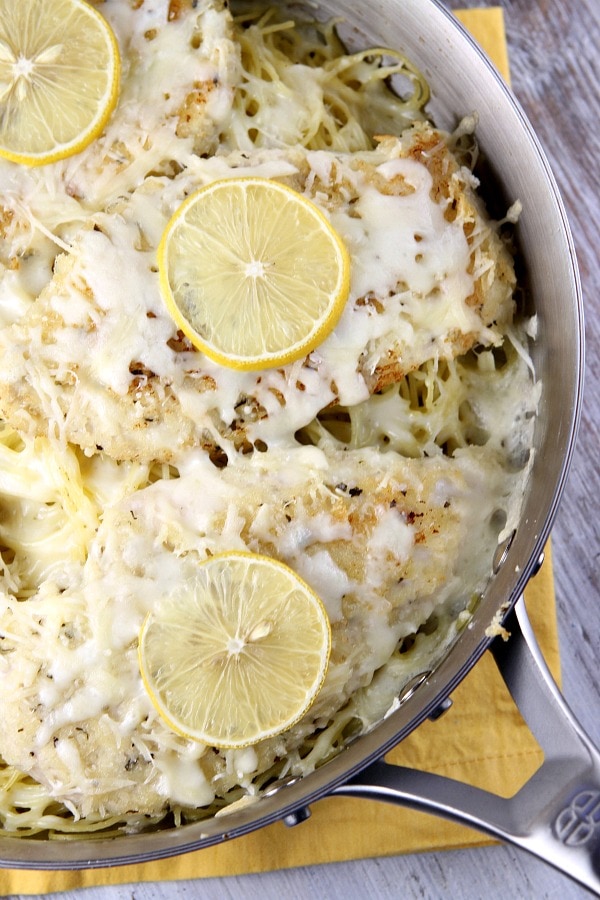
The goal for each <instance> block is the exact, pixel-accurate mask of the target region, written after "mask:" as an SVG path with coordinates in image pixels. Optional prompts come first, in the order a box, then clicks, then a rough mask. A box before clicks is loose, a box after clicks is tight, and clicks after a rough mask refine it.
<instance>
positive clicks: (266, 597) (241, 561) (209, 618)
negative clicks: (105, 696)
mask: <svg viewBox="0 0 600 900" xmlns="http://www.w3.org/2000/svg"><path fill="white" fill-rule="evenodd" d="M330 651H331V628H330V624H329V619H328V616H327V613H326V611H325V608H324V607H323V604H322V602H321V600H320V599H319V597H318V596H317V595H316V594H315V593H314V591H313V590H312V589H311V588H310V587H309V586H308V585H307V584H306V583H305V582H304V581H303V580H302V579H301V578H300V577H299V576H298V575H297V574H296V573H295V572H294V571H293V570H292V569H291V568H289V567H288V566H286V565H285V564H284V563H281V562H279V561H278V560H275V559H272V558H271V557H267V556H263V555H261V554H256V553H250V552H245V551H241V552H239V551H231V552H226V553H219V554H215V555H214V556H211V557H209V558H208V559H206V560H205V561H204V562H203V563H201V564H200V565H199V566H198V570H197V578H196V580H195V582H194V583H193V584H185V585H180V586H178V588H176V589H175V590H174V591H173V592H172V593H171V594H169V595H168V596H167V597H165V598H163V600H162V601H161V603H160V604H159V605H158V606H157V607H156V608H155V609H154V610H151V611H150V612H149V613H148V615H147V616H146V618H145V620H144V623H143V625H142V629H141V631H140V638H139V644H138V662H139V668H140V674H141V677H142V681H143V684H144V687H145V689H146V691H147V693H148V695H149V698H150V700H151V702H152V704H153V705H154V707H155V709H156V710H157V712H158V713H159V715H160V717H161V718H162V719H163V721H164V722H165V724H166V725H167V726H168V727H169V728H170V729H171V730H173V731H174V732H176V733H177V734H179V735H181V736H182V737H184V738H186V739H188V740H195V741H199V742H202V743H204V744H206V745H209V746H213V747H217V748H222V749H241V748H243V747H248V746H251V745H253V744H256V743H258V742H259V741H261V740H264V739H267V738H269V737H273V736H275V735H278V734H281V733H282V732H284V731H287V730H288V729H289V728H291V727H292V726H293V725H295V724H296V723H297V722H298V721H299V720H300V719H301V718H302V717H303V716H304V715H305V714H306V713H307V712H308V710H309V709H310V707H311V706H312V704H313V703H314V701H315V699H316V697H317V695H318V694H319V692H320V690H321V687H322V685H323V682H324V679H325V676H326V673H327V667H328V663H329V655H330Z"/></svg>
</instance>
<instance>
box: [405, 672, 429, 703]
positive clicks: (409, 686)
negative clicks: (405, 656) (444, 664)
mask: <svg viewBox="0 0 600 900" xmlns="http://www.w3.org/2000/svg"><path fill="white" fill-rule="evenodd" d="M430 675H431V672H430V671H427V672H419V674H418V675H415V676H414V678H411V679H410V681H408V682H407V683H406V684H405V685H404V687H403V688H402V690H401V691H400V693H399V694H398V700H399V702H400V703H406V701H407V700H408V699H409V698H410V697H412V695H413V694H414V692H415V691H416V690H417V688H418V687H420V685H422V684H423V682H424V681H427V679H428V678H429V676H430Z"/></svg>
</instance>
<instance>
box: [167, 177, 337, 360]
mask: <svg viewBox="0 0 600 900" xmlns="http://www.w3.org/2000/svg"><path fill="white" fill-rule="evenodd" d="M158 266H159V271H160V279H161V287H162V291H163V294H164V296H165V300H166V303H167V307H168V309H169V312H170V314H171V316H172V317H173V319H174V320H175V322H176V324H177V325H178V327H179V328H180V329H181V330H182V331H183V332H184V334H186V335H187V336H188V338H189V339H190V340H191V341H192V342H193V344H194V345H195V346H196V347H197V348H198V349H199V350H202V351H203V352H204V353H206V354H207V356H209V357H211V358H212V359H214V360H215V361H216V362H218V363H220V364H221V365H223V366H228V367H230V368H233V369H242V370H253V369H263V368H270V367H273V366H279V365H283V364H284V363H288V362H292V361H293V360H295V359H300V358H301V357H302V356H305V355H306V354H308V353H310V351H311V350H314V348H315V347H316V346H317V345H318V344H320V343H321V342H322V341H323V340H324V339H325V337H327V335H328V334H329V333H330V332H331V331H332V330H333V328H334V327H335V324H336V323H337V321H338V319H339V317H340V315H341V313H342V310H343V308H344V304H345V302H346V300H347V297H348V291H349V286H350V263H349V257H348V253H347V251H346V249H345V247H344V244H343V242H342V240H341V238H340V237H339V235H338V234H337V233H336V232H335V230H334V229H333V228H332V227H331V225H330V223H329V221H328V220H327V218H326V217H325V215H324V214H323V213H322V212H321V211H320V210H319V209H318V208H317V207H316V206H315V205H314V204H313V203H311V202H310V200H307V199H306V198H305V197H304V196H303V195H302V194H299V193H297V192H296V191H294V190H292V189H291V188H289V187H287V186H285V185H283V184H280V183H279V182H276V181H270V180H269V179H267V178H258V177H256V178H253V177H248V178H232V179H226V180H223V181H216V182H213V183H212V184H209V185H207V186H206V187H204V188H201V189H200V190H199V191H197V192H196V193H195V194H193V195H192V196H190V197H188V199H187V200H186V201H185V202H184V203H183V204H182V205H181V206H180V207H179V209H178V210H177V211H176V212H175V214H174V216H173V217H172V219H171V221H170V222H169V224H168V225H167V228H166V230H165V233H164V235H163V238H162V241H161V244H160V247H159V250H158Z"/></svg>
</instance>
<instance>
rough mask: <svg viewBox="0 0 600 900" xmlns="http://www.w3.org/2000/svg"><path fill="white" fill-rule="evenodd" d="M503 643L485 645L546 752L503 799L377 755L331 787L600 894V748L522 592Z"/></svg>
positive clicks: (508, 622)
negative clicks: (522, 855)
mask: <svg viewBox="0 0 600 900" xmlns="http://www.w3.org/2000/svg"><path fill="white" fill-rule="evenodd" d="M504 625H505V627H506V629H507V630H508V631H509V632H510V633H511V637H510V640H509V641H508V642H504V641H502V640H501V639H500V638H496V639H495V640H494V642H493V643H492V645H491V647H490V649H491V652H492V654H493V656H494V659H495V661H496V664H497V666H498V668H499V670H500V673H501V675H502V677H503V679H504V681H505V683H506V685H507V687H508V689H509V691H510V693H511V694H512V697H513V699H514V701H515V703H516V704H517V706H518V707H519V709H520V711H521V713H522V715H523V718H524V719H525V721H526V722H527V725H528V726H529V728H530V730H531V732H532V734H533V735H534V737H535V738H536V740H537V741H538V743H539V745H540V747H541V748H542V750H543V751H544V762H543V764H542V765H541V767H540V768H539V769H538V770H537V772H536V773H535V774H534V775H533V776H532V778H531V779H530V780H529V781H528V782H527V783H526V784H525V785H524V786H523V787H522V788H521V789H520V790H519V791H518V793H517V794H516V795H515V796H514V797H511V798H509V799H504V798H502V797H499V796H497V795H496V794H492V793H490V792H488V791H484V790H480V789H479V788H475V787H472V786H471V785H467V784H463V783H462V782H459V781H454V780H453V779H450V778H445V777H443V776H440V775H435V774H433V773H430V772H422V771H419V770H416V769H409V768H405V767H403V766H395V765H389V764H387V763H384V762H376V763H374V764H372V765H371V766H369V767H368V768H366V769H365V770H363V771H362V772H360V773H359V774H358V775H357V776H356V777H355V778H353V779H352V780H351V781H349V782H348V783H346V784H344V785H341V786H340V787H338V788H336V789H335V790H334V793H336V794H345V795H350V796H358V797H365V798H370V799H373V800H385V801H387V802H389V803H396V804H399V805H402V806H408V807H412V808H413V809H419V810H421V811H424V812H430V813H434V814H437V815H441V816H443V817H445V818H448V819H452V820H454V821H457V822H460V823H461V824H463V825H468V826H470V827H472V828H475V829H477V830H479V831H483V832H485V833H486V834H490V835H492V836H493V837H496V838H499V839H500V840H502V841H505V842H506V843H510V844H513V845H515V846H517V847H520V848H522V849H524V850H527V851H529V852H530V853H532V854H533V855H534V856H537V857H539V858H540V859H542V860H544V861H545V862H547V863H549V864H550V865H553V866H554V867H555V868H557V869H559V870H560V871H562V872H563V873H565V874H566V875H568V876H569V877H571V878H573V879H574V880H575V881H578V882H580V883H581V884H583V885H584V886H585V887H587V888H589V889H590V890H592V891H594V892H596V893H597V894H598V895H599V896H600V751H599V750H598V749H597V748H596V747H595V746H594V745H593V744H592V743H591V741H590V739H589V738H588V737H587V735H586V734H585V732H584V731H583V730H582V728H581V726H580V725H579V723H578V722H577V720H576V719H575V718H574V716H573V714H572V713H571V711H570V710H569V708H568V706H567V705H566V703H565V701H564V699H563V697H562V695H561V694H560V692H559V690H558V688H557V686H556V684H555V682H554V680H553V678H552V675H551V674H550V672H549V670H548V668H547V666H546V664H545V662H544V660H543V657H542V655H541V651H540V649H539V647H538V645H537V642H536V639H535V636H534V634H533V631H532V628H531V625H530V623H529V619H528V618H527V613H526V611H525V605H524V603H523V600H522V598H521V599H520V600H519V601H518V603H517V604H516V606H515V608H514V609H513V610H512V612H511V613H510V614H509V615H508V617H507V618H506V620H505V622H504Z"/></svg>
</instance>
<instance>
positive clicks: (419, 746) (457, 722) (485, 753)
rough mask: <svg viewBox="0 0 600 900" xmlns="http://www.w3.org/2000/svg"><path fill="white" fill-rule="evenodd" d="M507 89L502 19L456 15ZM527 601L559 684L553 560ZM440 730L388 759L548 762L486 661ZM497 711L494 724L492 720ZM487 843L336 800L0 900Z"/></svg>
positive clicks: (438, 763) (496, 782) (5, 879)
mask: <svg viewBox="0 0 600 900" xmlns="http://www.w3.org/2000/svg"><path fill="white" fill-rule="evenodd" d="M458 15H459V17H460V19H461V20H462V22H463V23H464V24H465V25H466V27H468V28H469V29H470V30H471V32H472V33H473V34H474V36H475V37H476V38H477V40H478V41H479V42H480V44H481V45H482V46H483V48H484V50H485V51H486V52H487V54H488V55H489V56H490V57H491V58H492V59H493V60H494V61H495V63H496V65H497V67H498V68H499V70H500V71H501V72H502V74H503V75H504V77H505V78H506V79H507V80H508V58H507V53H506V43H505V38H504V22H503V18H502V10H501V9H499V8H491V9H477V10H469V11H465V12H462V13H460V14H458ZM526 601H527V608H528V611H529V615H530V617H531V620H532V624H533V627H534V630H535V632H536V635H537V637H538V640H539V642H540V645H541V647H542V650H543V652H544V655H545V657H546V661H547V662H548V665H549V666H550V668H551V670H552V671H553V673H554V676H555V677H556V678H558V677H559V653H558V638H557V628H556V616H555V605H554V584H553V578H552V567H551V560H550V559H548V558H547V560H546V563H545V565H544V566H543V567H542V569H541V571H540V573H539V574H538V575H537V577H536V578H535V579H533V581H532V582H530V584H529V585H528V588H527V592H526ZM453 699H454V705H453V706H452V708H451V709H450V711H449V712H448V713H447V714H446V715H445V716H444V717H443V718H442V719H440V720H439V721H437V722H425V723H424V724H423V725H422V726H421V727H420V728H418V729H417V730H416V731H415V732H413V734H411V735H409V737H408V738H407V739H406V740H405V741H403V742H402V744H401V745H400V746H399V747H397V748H396V749H395V750H394V751H392V752H391V753H390V754H389V756H388V760H389V761H390V762H395V763H399V764H403V765H409V766H415V767H417V768H422V769H428V770H430V771H433V772H437V773H438V774H442V775H448V776H451V777H453V778H458V779H459V780H462V781H466V782H469V783H471V784H474V785H477V786H478V787H482V788H487V789H488V790H492V791H494V792H496V793H499V794H501V795H502V796H510V795H511V794H513V793H515V792H516V791H517V790H518V788H519V787H520V786H521V785H522V784H524V783H525V781H526V780H527V779H528V778H529V777H530V776H531V775H532V774H533V773H534V772H535V770H536V769H537V768H538V767H539V766H540V764H541V763H542V761H543V753H542V751H541V750H540V749H539V747H538V745H537V744H536V742H535V740H534V738H533V737H532V736H531V734H530V732H529V730H528V728H527V726H526V725H525V723H524V722H523V720H522V718H521V716H520V713H519V712H518V710H517V709H516V707H515V706H514V705H513V703H512V700H511V699H510V697H509V695H508V692H507V690H506V688H505V686H504V684H503V682H502V680H501V678H500V675H499V674H498V672H497V670H496V668H495V665H494V663H493V661H492V659H491V658H490V657H489V655H488V654H486V655H485V656H484V658H483V659H482V660H481V661H480V662H479V663H478V664H477V665H476V666H475V668H474V669H473V671H472V672H471V673H470V674H469V675H468V676H467V678H466V679H465V680H464V682H463V683H462V684H461V685H460V686H459V687H458V688H457V690H456V691H455V693H454V695H453ZM490 710H493V715H492V714H490ZM484 843H489V841H488V839H487V838H485V837H483V836H482V835H480V834H479V833H478V832H474V831H472V830H470V829H468V828H466V827H463V826H460V825H455V824H453V823H450V822H446V821H444V820H442V819H438V818H435V817H433V816H430V815H427V814H425V813H418V812H414V811H411V810H406V809H402V808H400V807H395V806H388V805H387V804H384V803H380V802H377V801H372V800H358V799H354V798H352V799H351V798H345V797H335V798H326V799H324V800H320V801H319V802H317V803H315V804H314V806H313V808H312V816H311V817H310V819H308V821H306V822H304V823H303V824H302V825H299V826H298V827H296V828H294V829H288V828H287V827H286V826H285V825H283V824H282V823H279V822H278V823H275V824H274V825H271V826H269V827H268V828H264V829H261V830H260V831H257V832H254V833H252V834H249V835H246V836H244V837H242V838H238V839H236V840H234V841H231V842H230V843H226V844H221V845H219V846H217V847H210V848H207V849H205V850H199V851H197V852H195V853H189V854H186V855H184V856H179V857H176V858H173V859H168V860H163V861H161V862H155V863H144V864H140V865H130V866H122V867H113V868H107V869H95V870H87V871H78V872H69V871H60V872H35V871H29V870H10V869H4V870H0V896H6V895H7V894H38V893H50V892H54V891H62V890H73V889H75V888H80V887H91V886H93V885H107V884H124V883H132V882H138V881H162V880H177V879H188V878H199V877H215V876H225V875H235V874H242V873H250V872H264V871H268V870H273V869H282V868H288V867H294V866H302V865H312V864H316V863H326V862H336V861H342V860H349V859H358V858H366V857H375V856H384V855H392V854H398V853H413V852H416V851H422V850H434V849H436V850H439V849H442V848H457V847H467V846H476V845H480V844H484Z"/></svg>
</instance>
